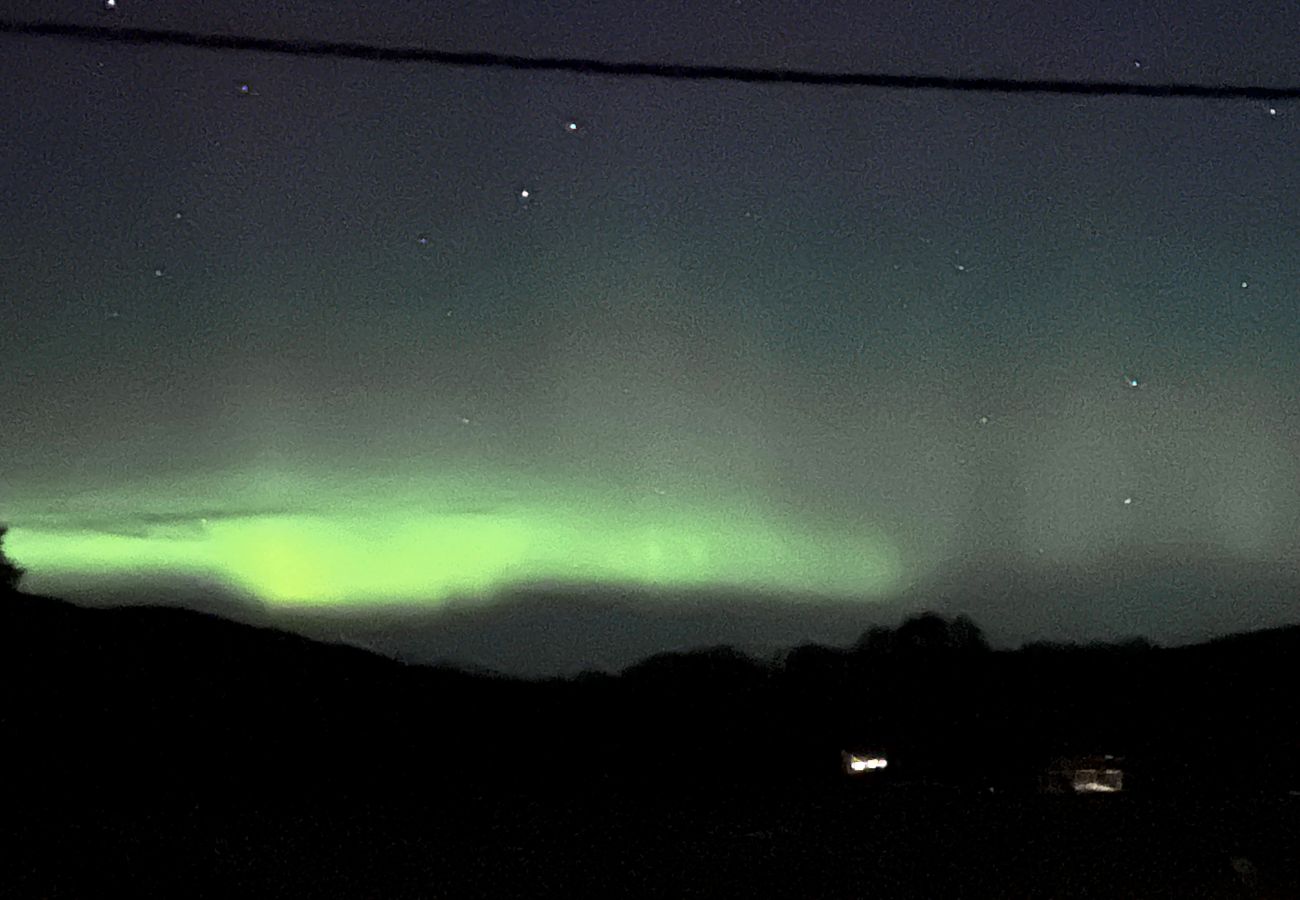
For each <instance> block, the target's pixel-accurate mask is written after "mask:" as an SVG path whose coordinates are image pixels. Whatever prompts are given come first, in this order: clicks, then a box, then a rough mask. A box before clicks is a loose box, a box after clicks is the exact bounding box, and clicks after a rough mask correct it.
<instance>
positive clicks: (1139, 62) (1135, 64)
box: [1133, 59, 1142, 69]
mask: <svg viewBox="0 0 1300 900" xmlns="http://www.w3.org/2000/svg"><path fill="white" fill-rule="evenodd" d="M1133 68H1135V69H1140V68H1142V60H1140V59H1135V60H1133Z"/></svg>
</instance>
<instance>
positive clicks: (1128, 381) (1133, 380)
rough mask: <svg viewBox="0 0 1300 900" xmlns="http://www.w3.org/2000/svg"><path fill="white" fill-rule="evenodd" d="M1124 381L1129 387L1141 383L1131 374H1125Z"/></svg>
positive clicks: (1137, 385) (1138, 385)
mask: <svg viewBox="0 0 1300 900" xmlns="http://www.w3.org/2000/svg"><path fill="white" fill-rule="evenodd" d="M1124 383H1125V384H1127V385H1128V386H1129V387H1131V388H1135V387H1141V385H1142V383H1141V382H1140V381H1138V380H1137V379H1136V378H1134V377H1133V376H1132V375H1127V376H1125V378H1124Z"/></svg>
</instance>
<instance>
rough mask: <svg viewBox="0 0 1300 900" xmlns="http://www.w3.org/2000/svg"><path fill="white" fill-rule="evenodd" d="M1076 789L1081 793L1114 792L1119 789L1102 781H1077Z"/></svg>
mask: <svg viewBox="0 0 1300 900" xmlns="http://www.w3.org/2000/svg"><path fill="white" fill-rule="evenodd" d="M1074 789H1075V790H1076V791H1078V792H1079V793H1080V794H1113V793H1115V792H1116V791H1118V790H1119V788H1117V787H1115V786H1114V785H1109V784H1102V783H1101V782H1100V781H1080V782H1076V783H1075V785H1074Z"/></svg>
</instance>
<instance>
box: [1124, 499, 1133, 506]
mask: <svg viewBox="0 0 1300 900" xmlns="http://www.w3.org/2000/svg"><path fill="white" fill-rule="evenodd" d="M1124 505H1125V506H1132V505H1133V498H1132V497H1125V498H1124Z"/></svg>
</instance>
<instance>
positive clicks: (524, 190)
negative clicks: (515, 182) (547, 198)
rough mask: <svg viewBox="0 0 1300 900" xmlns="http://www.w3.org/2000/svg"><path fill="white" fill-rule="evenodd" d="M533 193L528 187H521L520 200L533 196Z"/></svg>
mask: <svg viewBox="0 0 1300 900" xmlns="http://www.w3.org/2000/svg"><path fill="white" fill-rule="evenodd" d="M532 195H533V192H532V191H530V190H528V188H521V189H520V191H519V199H520V200H527V199H528V198H529V197H531V196H532Z"/></svg>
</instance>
